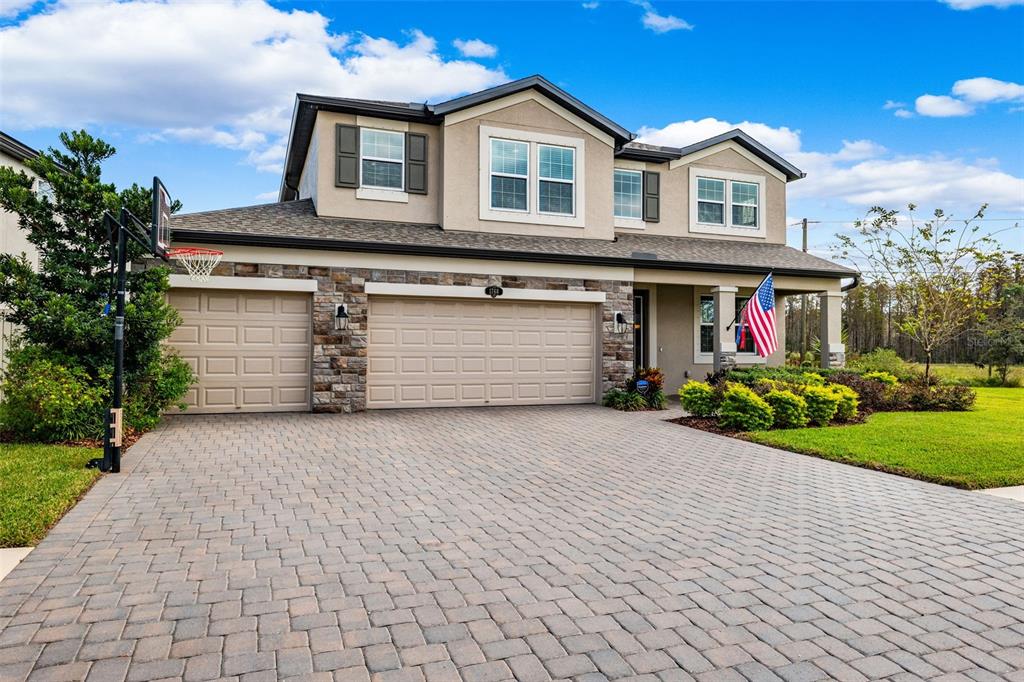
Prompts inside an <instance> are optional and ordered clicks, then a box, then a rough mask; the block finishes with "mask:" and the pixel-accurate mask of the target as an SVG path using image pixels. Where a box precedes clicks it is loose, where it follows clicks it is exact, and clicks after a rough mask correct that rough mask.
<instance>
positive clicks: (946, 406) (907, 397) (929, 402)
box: [897, 382, 978, 412]
mask: <svg viewBox="0 0 1024 682" xmlns="http://www.w3.org/2000/svg"><path fill="white" fill-rule="evenodd" d="M897 395H898V398H899V400H900V401H901V403H902V404H903V405H905V407H904V408H903V409H908V410H914V411H935V412H940V411H951V412H964V411H966V410H969V409H971V406H972V405H974V401H975V399H976V398H977V397H978V395H977V394H976V393H975V392H974V391H972V390H971V389H970V388H969V387H967V386H956V385H953V386H928V385H926V384H925V383H924V382H920V383H917V382H915V383H909V384H903V385H902V386H900V387H899V389H898V390H897Z"/></svg>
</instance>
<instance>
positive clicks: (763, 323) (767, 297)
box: [740, 273, 779, 358]
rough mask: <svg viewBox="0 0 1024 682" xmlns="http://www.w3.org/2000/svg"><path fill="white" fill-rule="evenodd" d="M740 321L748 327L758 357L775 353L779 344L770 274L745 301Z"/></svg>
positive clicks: (773, 286) (773, 287) (773, 291)
mask: <svg viewBox="0 0 1024 682" xmlns="http://www.w3.org/2000/svg"><path fill="white" fill-rule="evenodd" d="M740 319H742V320H743V321H744V322H746V326H748V327H750V333H751V334H753V335H754V347H755V348H756V349H757V354H758V355H760V356H761V357H762V358H766V357H768V356H769V355H771V354H772V353H774V352H775V350H776V349H777V348H778V347H779V342H778V341H777V340H776V338H775V284H774V282H773V281H772V275H771V273H768V276H767V277H765V278H764V281H763V282H761V286H759V287H758V288H757V291H755V292H754V295H753V296H751V297H750V300H749V301H747V304H746V305H745V306H744V309H743V315H742V317H741V318H740Z"/></svg>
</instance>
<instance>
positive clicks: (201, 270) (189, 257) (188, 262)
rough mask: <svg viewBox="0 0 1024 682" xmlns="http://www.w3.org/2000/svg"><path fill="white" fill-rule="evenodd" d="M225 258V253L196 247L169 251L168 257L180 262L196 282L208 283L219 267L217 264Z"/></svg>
mask: <svg viewBox="0 0 1024 682" xmlns="http://www.w3.org/2000/svg"><path fill="white" fill-rule="evenodd" d="M223 256H224V252H223V251H218V250H216V249H204V248H201V247H195V246H188V247H183V248H180V249H168V250H167V257H168V258H174V259H175V260H178V261H180V262H181V264H182V265H183V266H184V267H185V270H186V271H187V272H188V276H189V277H191V278H192V279H193V280H194V281H196V282H208V281H209V280H210V273H212V272H213V269H214V268H215V267H217V263H220V259H221V258H222V257H223Z"/></svg>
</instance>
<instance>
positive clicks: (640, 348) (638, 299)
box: [633, 289, 649, 369]
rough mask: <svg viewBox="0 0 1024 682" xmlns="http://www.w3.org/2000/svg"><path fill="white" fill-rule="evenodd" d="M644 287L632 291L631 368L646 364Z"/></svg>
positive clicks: (645, 302) (645, 293) (646, 299)
mask: <svg viewBox="0 0 1024 682" xmlns="http://www.w3.org/2000/svg"><path fill="white" fill-rule="evenodd" d="M648 294H649V292H648V291H647V290H646V289H637V290H634V291H633V369H642V368H644V367H647V366H648V359H647V353H648V348H647V317H648V316H647V302H648V300H649V297H648Z"/></svg>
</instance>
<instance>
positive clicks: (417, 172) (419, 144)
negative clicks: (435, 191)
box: [405, 133, 427, 194]
mask: <svg viewBox="0 0 1024 682" xmlns="http://www.w3.org/2000/svg"><path fill="white" fill-rule="evenodd" d="M405 191H406V192H409V193H410V194H426V193H427V136H426V135H424V134H423V133H406V134H405Z"/></svg>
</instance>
